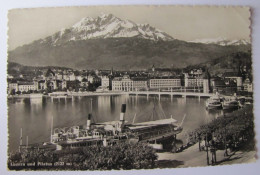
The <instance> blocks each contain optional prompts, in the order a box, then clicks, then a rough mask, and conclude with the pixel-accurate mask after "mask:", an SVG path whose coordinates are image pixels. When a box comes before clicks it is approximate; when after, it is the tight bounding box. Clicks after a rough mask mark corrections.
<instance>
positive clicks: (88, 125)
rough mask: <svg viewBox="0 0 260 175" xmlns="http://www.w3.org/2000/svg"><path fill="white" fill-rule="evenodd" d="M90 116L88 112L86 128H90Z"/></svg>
mask: <svg viewBox="0 0 260 175" xmlns="http://www.w3.org/2000/svg"><path fill="white" fill-rule="evenodd" d="M91 118H92V114H88V120H87V127H86V129H87V130H89V129H90V124H91Z"/></svg>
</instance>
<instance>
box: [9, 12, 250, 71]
mask: <svg viewBox="0 0 260 175" xmlns="http://www.w3.org/2000/svg"><path fill="white" fill-rule="evenodd" d="M240 43H241V44H226V45H223V44H221V43H220V44H218V43H214V44H212V43H205V44H204V43H197V42H185V41H181V40H177V39H174V38H173V37H171V36H170V35H168V34H166V33H165V32H163V31H161V30H159V29H156V28H154V27H152V26H150V25H149V24H136V23H134V22H132V21H129V20H122V19H120V18H117V17H115V16H113V15H112V14H103V15H101V16H99V17H97V18H90V17H87V18H83V19H82V20H80V21H79V22H78V23H76V24H75V25H73V26H72V27H70V28H66V29H62V30H61V31H59V32H57V33H55V34H54V35H52V36H49V37H46V38H44V39H39V40H36V41H34V42H32V43H30V44H27V45H24V46H21V47H18V48H16V49H15V50H12V51H10V52H9V55H8V60H9V61H11V62H16V63H20V64H23V65H28V66H64V67H71V68H76V69H110V68H111V67H113V68H115V69H118V70H137V69H146V68H149V67H151V66H152V65H153V64H154V65H156V66H157V67H169V66H174V67H180V68H181V67H186V66H188V65H194V64H199V63H203V62H207V61H209V60H212V59H214V58H219V57H222V56H224V55H228V54H231V53H235V52H240V51H241V52H244V51H248V50H251V45H250V44H248V43H243V42H242V41H241V42H240Z"/></svg>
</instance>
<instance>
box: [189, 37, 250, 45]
mask: <svg viewBox="0 0 260 175" xmlns="http://www.w3.org/2000/svg"><path fill="white" fill-rule="evenodd" d="M189 42H191V43H203V44H217V45H221V46H230V45H232V46H239V45H249V44H250V42H249V41H247V40H245V39H240V40H228V39H225V38H221V37H220V38H206V39H196V40H193V41H189Z"/></svg>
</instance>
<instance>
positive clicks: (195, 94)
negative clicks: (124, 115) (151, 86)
mask: <svg viewBox="0 0 260 175" xmlns="http://www.w3.org/2000/svg"><path fill="white" fill-rule="evenodd" d="M128 94H129V95H136V97H137V96H138V95H146V97H147V99H149V95H158V97H159V100H160V99H161V95H169V96H170V97H171V100H172V98H173V96H182V97H184V98H186V97H198V98H199V100H200V98H201V97H207V98H209V97H211V96H213V94H212V93H202V92H170V91H169V92H160V91H133V92H128Z"/></svg>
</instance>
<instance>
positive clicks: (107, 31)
mask: <svg viewBox="0 0 260 175" xmlns="http://www.w3.org/2000/svg"><path fill="white" fill-rule="evenodd" d="M126 37H137V38H143V39H149V40H154V41H158V40H164V41H170V40H173V39H174V38H172V37H171V36H170V35H168V34H166V33H165V32H162V31H160V30H159V29H156V28H154V27H152V26H150V25H149V24H136V23H134V22H132V21H130V20H122V19H120V18H117V17H115V16H113V15H112V14H102V15H100V16H98V17H97V18H92V17H86V18H83V19H81V20H80V21H79V22H78V23H76V24H74V25H73V26H72V27H70V28H67V29H62V30H61V31H59V32H57V33H56V34H54V35H53V36H52V37H51V42H52V44H54V45H56V44H59V43H60V42H64V41H71V40H87V39H94V38H126ZM45 40H46V39H45Z"/></svg>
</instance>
